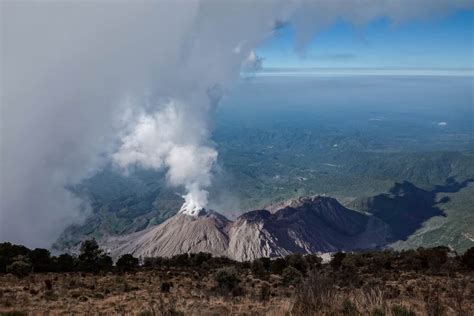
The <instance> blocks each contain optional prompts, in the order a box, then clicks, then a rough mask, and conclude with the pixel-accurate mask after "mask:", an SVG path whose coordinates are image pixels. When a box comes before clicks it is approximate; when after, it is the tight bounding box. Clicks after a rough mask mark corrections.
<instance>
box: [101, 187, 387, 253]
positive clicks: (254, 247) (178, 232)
mask: <svg viewBox="0 0 474 316" xmlns="http://www.w3.org/2000/svg"><path fill="white" fill-rule="evenodd" d="M388 239H389V230H388V228H387V226H386V225H385V224H384V223H383V222H382V221H381V220H380V219H378V218H376V217H374V216H371V215H369V214H364V213H360V212H356V211H353V210H350V209H347V208H345V207H344V206H342V205H341V204H340V203H339V202H338V201H337V200H335V199H333V198H330V197H325V196H314V197H310V198H299V199H294V200H291V201H289V202H288V203H285V204H282V208H280V209H278V210H272V212H270V211H268V210H256V211H251V212H247V213H245V214H243V215H241V216H240V217H238V218H237V219H236V220H235V221H230V220H228V219H227V218H226V217H225V216H223V215H221V214H219V213H217V212H214V211H212V210H207V209H200V210H194V211H193V214H192V215H190V214H189V213H186V212H179V213H178V214H176V215H175V216H173V217H171V218H169V219H168V220H166V221H165V222H163V223H162V224H160V225H157V226H154V227H151V228H148V229H146V230H143V231H140V232H136V233H133V234H130V235H124V236H117V237H111V238H109V239H107V240H105V241H104V242H103V246H104V248H106V249H108V250H109V252H110V254H111V255H112V257H114V258H118V257H119V256H120V255H123V254H127V253H130V254H133V255H134V256H136V257H142V258H145V257H157V256H160V257H170V256H174V255H177V254H182V253H196V252H208V253H211V254H213V255H214V256H226V257H229V258H231V259H234V260H238V261H246V260H253V259H256V258H260V257H280V256H285V255H288V254H290V253H302V254H306V253H316V252H334V251H351V250H361V249H373V248H377V247H380V246H383V245H385V244H386V243H387V241H388Z"/></svg>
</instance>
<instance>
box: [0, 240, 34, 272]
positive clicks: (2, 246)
mask: <svg viewBox="0 0 474 316" xmlns="http://www.w3.org/2000/svg"><path fill="white" fill-rule="evenodd" d="M29 252H30V249H28V248H26V247H25V246H20V245H14V244H12V243H9V242H4V243H0V273H3V272H7V266H8V265H10V264H12V263H13V261H14V260H13V259H14V258H15V257H18V256H28V254H29Z"/></svg>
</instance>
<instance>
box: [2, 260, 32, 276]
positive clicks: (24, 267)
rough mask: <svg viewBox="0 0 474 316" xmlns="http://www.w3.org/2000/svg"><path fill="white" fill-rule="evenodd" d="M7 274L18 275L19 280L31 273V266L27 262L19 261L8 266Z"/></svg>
mask: <svg viewBox="0 0 474 316" xmlns="http://www.w3.org/2000/svg"><path fill="white" fill-rule="evenodd" d="M6 270H7V272H8V273H11V274H14V275H16V276H17V277H19V278H22V277H25V276H27V275H28V274H30V272H31V264H29V263H28V262H26V261H23V260H18V261H14V262H13V263H12V264H10V265H9V266H7V269H6Z"/></svg>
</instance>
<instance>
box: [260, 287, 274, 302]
mask: <svg viewBox="0 0 474 316" xmlns="http://www.w3.org/2000/svg"><path fill="white" fill-rule="evenodd" d="M271 294H272V292H271V288H270V285H269V284H268V283H266V282H265V283H263V284H262V287H261V288H260V300H261V301H268V300H269V299H270V296H271Z"/></svg>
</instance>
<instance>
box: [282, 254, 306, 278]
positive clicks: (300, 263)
mask: <svg viewBox="0 0 474 316" xmlns="http://www.w3.org/2000/svg"><path fill="white" fill-rule="evenodd" d="M286 260H287V262H288V265H289V266H292V267H293V268H295V269H297V270H298V271H300V272H301V273H306V270H307V269H308V264H307V263H306V261H305V259H304V257H303V256H302V255H300V254H292V255H289V256H287V257H286Z"/></svg>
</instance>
